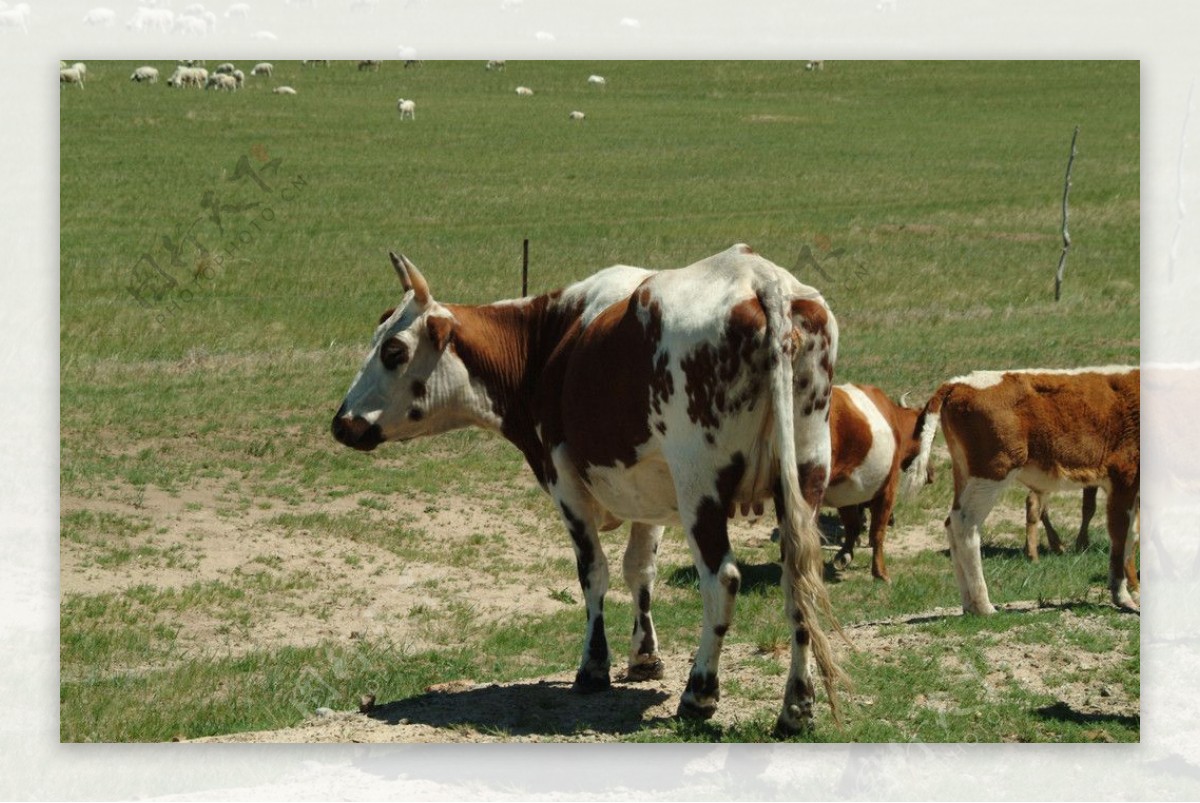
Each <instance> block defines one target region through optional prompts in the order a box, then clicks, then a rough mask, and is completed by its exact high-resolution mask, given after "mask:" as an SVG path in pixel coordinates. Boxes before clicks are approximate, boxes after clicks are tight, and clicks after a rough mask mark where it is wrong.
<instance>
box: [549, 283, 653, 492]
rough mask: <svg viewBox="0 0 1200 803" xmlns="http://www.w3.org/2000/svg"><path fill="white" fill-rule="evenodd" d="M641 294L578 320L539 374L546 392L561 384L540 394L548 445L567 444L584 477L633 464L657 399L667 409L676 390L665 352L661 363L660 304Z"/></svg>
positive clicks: (647, 428)
mask: <svg viewBox="0 0 1200 803" xmlns="http://www.w3.org/2000/svg"><path fill="white" fill-rule="evenodd" d="M642 292H645V288H643V290H640V291H638V292H637V293H635V294H634V295H633V296H632V297H630V298H629V299H627V300H626V301H623V302H620V303H617V304H614V305H613V306H611V307H609V308H608V309H607V310H605V311H604V312H602V313H600V315H598V316H597V317H596V318H595V320H593V321H592V322H591V324H590V325H589V326H588V327H587V329H586V330H585V329H583V328H582V327H581V326H580V325H579V323H578V322H576V324H575V325H574V326H573V327H572V329H571V331H570V332H569V333H568V334H567V335H566V336H565V337H564V339H563V343H562V344H561V345H560V347H559V348H558V349H557V350H556V351H555V354H554V355H553V357H552V358H551V361H550V364H549V365H547V368H546V370H545V371H544V372H543V376H542V378H541V384H542V386H543V387H544V388H546V389H547V390H546V393H547V394H551V389H557V392H554V393H552V395H548V396H546V397H545V398H542V399H541V407H542V409H543V411H544V413H545V415H544V418H545V423H546V428H545V431H544V435H545V437H546V440H547V447H548V448H553V445H554V444H556V443H559V442H563V441H565V442H566V444H567V446H568V450H569V452H570V455H571V459H572V460H573V461H574V463H575V465H576V467H577V468H578V469H579V471H580V473H581V474H583V475H584V476H587V471H588V468H589V467H597V466H606V467H608V466H616V465H624V466H631V465H633V464H634V463H635V462H636V461H637V448H638V447H639V446H640V445H642V444H643V443H645V442H646V441H648V440H649V439H650V436H651V429H650V422H651V420H652V414H651V410H652V409H653V406H652V404H657V405H658V407H659V408H660V409H661V405H662V402H663V401H665V399H666V398H668V397H669V394H670V393H671V392H672V391H673V384H672V382H671V380H669V378H667V377H669V373H668V371H667V361H666V355H664V356H663V357H662V358H660V359H659V360H658V361H657V362H656V361H655V357H656V352H657V351H658V346H659V339H660V338H661V334H662V316H661V309H660V308H659V307H658V303H657V302H656V301H654V300H653V299H648V300H647V306H646V307H644V308H643V307H642V306H641V304H640V303H639V302H638V297H639V296H640V294H641V293H642ZM639 310H640V311H641V315H647V314H648V318H647V321H646V323H643V322H642V319H641V317H640V315H639ZM651 389H652V390H651ZM652 398H653V399H654V402H653V403H652Z"/></svg>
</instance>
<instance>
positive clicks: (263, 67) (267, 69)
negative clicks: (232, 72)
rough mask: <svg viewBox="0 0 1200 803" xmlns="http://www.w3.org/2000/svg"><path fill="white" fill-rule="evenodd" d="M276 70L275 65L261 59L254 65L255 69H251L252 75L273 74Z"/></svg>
mask: <svg viewBox="0 0 1200 803" xmlns="http://www.w3.org/2000/svg"><path fill="white" fill-rule="evenodd" d="M274 72H275V65H274V64H271V63H270V62H267V61H260V62H259V63H258V64H255V65H254V69H252V70H251V71H250V74H251V75H271V74H273V73H274Z"/></svg>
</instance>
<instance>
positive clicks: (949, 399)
mask: <svg viewBox="0 0 1200 803" xmlns="http://www.w3.org/2000/svg"><path fill="white" fill-rule="evenodd" d="M1139 382H1140V372H1139V371H1138V370H1137V369H1136V368H1135V369H1119V368H1102V369H1079V370H1075V371H1035V370H1030V371H1008V372H1002V373H1000V372H977V373H975V374H972V375H970V376H968V377H963V378H960V379H958V380H954V381H953V384H952V387H950V389H949V392H948V393H947V394H946V396H945V398H944V400H943V402H942V409H941V419H942V429H943V431H944V432H946V433H947V441H948V443H949V445H950V448H951V452H952V454H953V453H954V452H955V451H960V452H961V457H962V459H965V460H966V463H967V466H968V469H969V471H970V475H971V476H974V477H980V478H988V479H1003V478H1004V477H1006V476H1007V475H1008V474H1009V473H1010V472H1011V471H1013V470H1016V469H1024V472H1025V473H1026V474H1028V475H1029V477H1028V479H1033V480H1034V481H1035V486H1034V487H1038V485H1040V486H1043V489H1045V490H1052V489H1054V488H1055V487H1059V486H1058V485H1056V482H1058V481H1061V487H1064V488H1065V487H1074V486H1075V485H1080V484H1083V485H1087V484H1095V483H1096V482H1097V481H1099V482H1100V483H1101V484H1102V485H1104V486H1105V487H1107V484H1108V479H1109V477H1110V475H1111V474H1112V472H1117V473H1119V474H1120V475H1121V476H1122V477H1123V478H1125V479H1126V480H1127V481H1130V482H1132V481H1133V479H1134V477H1135V476H1136V474H1137V471H1138V468H1137V467H1138V463H1139V433H1140V424H1139V419H1140V415H1139V407H1140V402H1141V394H1140V389H1139ZM1038 474H1042V475H1045V477H1044V478H1039V477H1038V476H1037V475H1038ZM1022 479H1023V480H1024V479H1027V478H1026V477H1023V478H1022Z"/></svg>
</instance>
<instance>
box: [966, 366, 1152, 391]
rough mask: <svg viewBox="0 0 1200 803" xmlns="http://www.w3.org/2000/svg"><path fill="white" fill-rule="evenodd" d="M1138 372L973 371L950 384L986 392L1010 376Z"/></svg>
mask: <svg viewBox="0 0 1200 803" xmlns="http://www.w3.org/2000/svg"><path fill="white" fill-rule="evenodd" d="M1136 370H1137V368H1136V366H1129V365H1101V366H1090V367H1086V368H1013V369H1009V370H1004V371H972V372H971V373H969V374H966V375H964V376H957V377H955V378H954V379H951V380H950V383H952V384H961V385H967V386H968V387H972V388H975V389H976V390H986V389H987V388H990V387H993V386H995V385H999V384H1000V382H1001V381H1002V380H1003V379H1004V377H1005V376H1007V375H1008V374H1048V375H1052V376H1053V375H1060V376H1078V375H1080V374H1127V373H1129V372H1130V371H1136Z"/></svg>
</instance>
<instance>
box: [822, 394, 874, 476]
mask: <svg viewBox="0 0 1200 803" xmlns="http://www.w3.org/2000/svg"><path fill="white" fill-rule="evenodd" d="M829 438H830V443H831V446H832V449H833V471H831V472H830V476H829V484H830V485H834V484H836V483H839V482H842V481H844V480H846V479H849V477H850V474H851V473H852V472H853V471H854V470H855V469H856V468H858V467H859V466H861V465H862V463H863V461H864V460H865V459H866V458H867V453H868V452H870V451H871V443H872V440H873V438H872V436H871V424H870V422H868V421H867V417H866V416H865V415H863V414H862V412H861V411H860V410H859V409H858V408H857V407H856V406H855V405H854V402H852V401H851V400H850V394H848V393H846V391H844V390H842V389H841V388H834V389H833V398H832V403H831V404H830V415H829Z"/></svg>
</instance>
